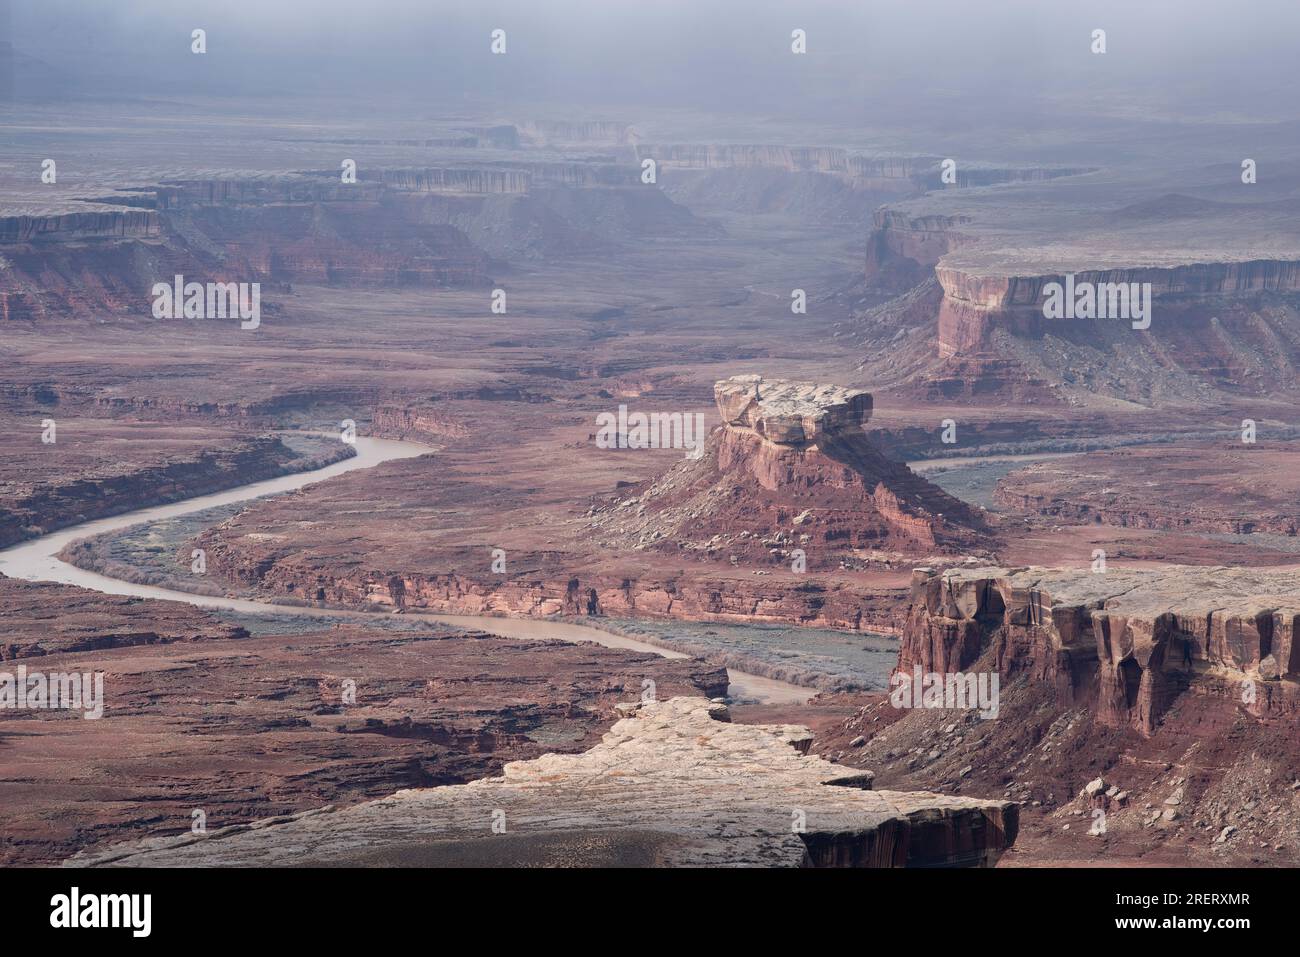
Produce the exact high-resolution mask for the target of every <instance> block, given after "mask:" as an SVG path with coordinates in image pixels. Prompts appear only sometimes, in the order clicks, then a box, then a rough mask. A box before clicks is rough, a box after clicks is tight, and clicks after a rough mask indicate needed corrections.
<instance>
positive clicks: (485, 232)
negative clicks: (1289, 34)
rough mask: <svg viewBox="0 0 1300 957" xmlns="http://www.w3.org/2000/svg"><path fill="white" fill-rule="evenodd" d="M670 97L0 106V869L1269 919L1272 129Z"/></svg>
mask: <svg viewBox="0 0 1300 957" xmlns="http://www.w3.org/2000/svg"><path fill="white" fill-rule="evenodd" d="M18 68H19V69H20V74H21V71H22V70H27V71H32V70H35V67H34V66H33V65H32V64H30V63H27V62H26V61H20V62H19V63H18ZM32 75H35V74H32ZM20 79H21V75H20ZM792 84H793V86H798V84H797V83H795V82H794V81H792ZM841 92H843V91H841ZM844 95H845V96H847V95H848V94H847V93H845V94H844ZM1017 95H1019V94H1017ZM706 100H707V98H702V99H701V100H700V102H694V101H692V102H690V103H684V104H681V105H678V106H677V107H675V108H669V107H666V106H664V105H662V104H660V105H654V104H649V103H645V102H628V103H624V104H617V103H600V104H599V105H593V103H592V102H583V101H581V100H578V99H572V98H555V97H552V98H547V97H544V96H542V94H541V93H540V92H539V93H538V94H537V96H536V98H529V97H522V96H516V97H494V96H493V95H492V94H491V90H490V89H488V88H484V89H476V90H473V91H466V92H465V94H464V96H462V97H448V96H439V95H434V94H432V93H430V94H429V95H427V96H417V95H415V94H414V93H412V92H411V91H409V90H408V91H405V92H403V93H402V94H401V95H400V96H399V95H396V94H394V95H393V96H392V97H391V98H390V99H387V100H382V101H367V100H365V99H364V98H353V99H346V98H345V99H343V100H340V99H338V98H330V97H326V96H309V95H298V96H290V95H287V94H281V93H280V92H279V91H274V90H268V91H266V92H265V93H263V94H261V95H258V96H252V95H234V94H231V95H228V96H215V95H209V94H204V93H192V94H191V93H184V94H182V93H177V94H176V95H175V96H174V97H173V96H171V95H169V94H166V93H164V92H163V91H155V92H154V93H152V94H148V95H143V94H142V95H138V96H129V97H128V96H114V95H108V94H107V93H106V94H105V95H104V96H103V97H102V98H96V99H93V100H92V99H86V98H84V97H83V98H77V97H70V98H67V99H60V100H57V101H54V102H53V103H50V102H44V101H41V102H38V101H36V100H30V101H29V100H26V99H24V98H22V97H16V98H10V99H9V101H8V102H6V103H5V104H4V110H3V113H2V114H0V135H2V136H3V138H4V140H5V142H6V145H7V149H6V150H5V155H4V156H3V158H2V159H0V356H2V357H3V360H4V372H3V375H0V576H3V577H0V615H3V620H4V621H5V624H6V629H5V633H4V635H3V636H0V666H2V667H0V672H5V673H15V672H17V670H18V669H20V668H21V669H23V674H24V675H26V674H28V673H29V672H30V673H37V672H39V673H42V674H44V673H51V674H66V673H76V674H86V675H92V674H99V675H102V676H103V683H104V689H105V690H104V698H103V701H102V705H103V713H102V716H97V717H96V718H95V719H93V720H87V719H86V718H84V717H83V715H81V714H79V713H76V712H75V711H71V712H69V711H66V710H65V711H59V710H50V709H45V708H43V707H42V706H40V705H37V706H31V707H14V706H13V705H11V704H8V703H6V699H2V698H0V704H3V705H4V706H3V707H0V864H3V865H58V864H71V865H73V866H115V865H142V866H174V865H195V866H209V865H212V866H222V865H225V866H250V865H251V866H321V865H325V866H388V865H398V866H438V865H451V866H478V865H483V866H510V865H520V866H525V865H527V866H534V865H546V866H570V865H577V866H583V865H597V866H618V865H622V866H633V865H635V866H720V865H727V866H782V867H784V866H832V867H839V866H877V867H883V866H927V867H930V866H982V867H991V866H998V867H1036V866H1061V865H1071V866H1074V865H1088V866H1093V865H1095V866H1124V867H1128V866H1157V865H1173V866H1256V865H1269V866H1295V865H1296V864H1300V778H1298V777H1297V773H1298V772H1297V768H1300V753H1298V752H1297V745H1296V743H1295V742H1296V741H1297V735H1296V730H1297V723H1298V722H1300V649H1297V647H1296V645H1295V634H1296V628H1297V624H1298V623H1300V585H1298V584H1297V583H1298V582H1300V539H1298V538H1297V534H1298V532H1300V505H1297V492H1300V415H1298V413H1300V392H1298V391H1297V385H1298V384H1300V225H1298V224H1297V220H1296V217H1295V215H1294V214H1295V211H1296V210H1297V209H1300V172H1297V170H1300V166H1298V165H1297V161H1298V160H1300V137H1297V136H1296V135H1295V127H1294V124H1293V123H1290V122H1288V121H1287V119H1286V118H1285V117H1281V118H1279V117H1277V116H1274V115H1272V114H1269V113H1267V111H1263V110H1262V108H1261V111H1260V112H1256V113H1251V112H1249V111H1243V112H1242V113H1240V114H1233V115H1225V114H1224V113H1222V112H1219V111H1211V110H1206V111H1205V112H1204V113H1197V114H1191V115H1189V113H1188V112H1186V111H1185V110H1181V109H1177V108H1175V107H1174V106H1172V105H1169V106H1167V107H1166V108H1164V109H1163V110H1160V109H1157V108H1155V107H1149V108H1145V109H1142V110H1138V109H1136V108H1130V106H1131V105H1130V104H1127V103H1124V102H1119V101H1115V100H1099V99H1097V98H1094V97H1092V96H1090V95H1088V93H1087V91H1086V90H1078V91H1073V92H1059V99H1058V100H1057V101H1056V103H1055V105H1054V106H1052V108H1048V107H1047V106H1044V105H1043V104H1042V103H1040V104H1038V106H1037V107H1034V108H1032V109H1031V108H1029V107H1027V106H1026V107H1025V108H1024V109H1023V110H1022V111H1021V112H1019V113H1016V114H1015V115H1014V117H1013V118H1010V119H1008V118H1005V117H1004V118H1003V120H1004V122H1002V124H1001V125H993V124H990V123H981V122H978V121H977V119H976V118H975V114H972V115H971V116H970V117H966V116H965V114H963V119H962V120H961V121H959V120H958V119H956V118H955V117H954V114H953V113H952V112H950V111H947V110H945V109H943V108H941V107H942V104H943V103H944V102H946V101H944V99H943V97H939V98H938V99H937V100H934V101H931V100H926V101H925V108H920V107H918V108H917V109H916V110H915V111H909V110H907V109H902V108H898V109H891V110H882V111H880V113H879V115H878V116H875V117H872V118H868V120H862V119H861V118H860V117H858V116H857V115H856V114H848V113H846V114H844V115H843V116H842V117H840V118H837V117H836V115H834V114H830V113H827V112H825V111H824V110H822V108H821V107H820V106H818V107H816V108H814V107H812V106H810V107H809V110H808V112H807V114H801V113H799V112H798V111H797V110H786V111H784V112H782V111H781V110H779V109H777V108H776V106H775V104H773V105H772V108H771V110H770V111H769V112H767V113H765V114H762V115H760V114H753V113H745V112H735V111H729V110H725V109H719V108H714V107H712V106H711V104H709V103H708V102H706ZM936 103H938V104H939V105H938V106H936V105H935V104H936ZM1243 129H1245V130H1246V131H1248V133H1249V137H1248V138H1249V142H1250V147H1249V149H1250V154H1251V156H1252V159H1251V162H1252V163H1254V162H1256V161H1258V162H1259V164H1260V170H1261V172H1260V174H1259V177H1258V180H1257V181H1256V180H1254V179H1252V180H1250V181H1249V182H1247V181H1246V180H1245V179H1244V178H1243V173H1242V170H1243V166H1242V161H1243V159H1244V158H1245V154H1243V153H1242V146H1241V143H1242V139H1243ZM49 157H57V158H58V161H59V165H58V170H59V172H58V176H57V180H55V181H53V182H47V181H44V180H43V179H42V177H41V171H42V168H43V167H42V164H43V161H44V160H46V159H47V158H49ZM954 157H955V159H953V158H954ZM949 164H953V165H952V166H951V167H950V166H949ZM647 171H649V174H648V172H647ZM950 173H951V175H950ZM1067 276H1068V277H1069V282H1070V283H1071V284H1073V283H1075V282H1078V283H1082V284H1087V283H1096V284H1113V285H1115V286H1116V287H1119V286H1123V287H1124V289H1125V290H1127V289H1129V288H1130V285H1131V287H1132V288H1133V289H1139V290H1140V289H1142V288H1146V289H1148V290H1149V294H1150V299H1149V300H1148V301H1147V305H1146V308H1147V313H1146V315H1145V317H1144V316H1142V315H1138V316H1128V315H1125V316H1122V317H1095V316H1088V315H1080V316H1078V317H1073V315H1072V317H1071V318H1052V317H1050V316H1049V315H1048V314H1047V311H1046V310H1045V308H1044V300H1045V298H1046V297H1048V296H1049V295H1051V293H1050V289H1051V287H1052V286H1053V284H1064V283H1065V282H1066V277H1067ZM191 282H193V283H199V284H200V286H201V287H204V288H202V289H201V290H200V293H201V294H200V295H199V298H198V300H197V301H195V303H194V310H193V313H194V314H192V315H191V314H187V309H188V307H182V306H181V305H180V304H179V303H178V302H177V303H174V304H175V305H176V310H175V314H173V315H167V314H166V313H167V312H168V309H164V308H163V307H161V306H160V297H165V298H166V299H167V300H168V301H169V302H170V301H172V297H173V290H179V291H181V292H182V293H183V295H182V296H177V297H175V298H176V299H177V300H179V299H182V298H183V299H185V300H188V299H189V297H190V293H189V292H188V291H187V284H188V283H191ZM214 285H219V286H221V287H222V288H223V289H224V288H225V287H226V286H227V285H228V286H229V287H230V289H237V288H238V289H241V290H242V289H243V287H245V286H249V287H251V286H256V288H257V290H258V296H259V299H258V300H257V308H256V310H254V312H250V313H248V314H247V315H245V314H244V313H241V312H239V311H238V308H234V307H232V309H231V310H225V309H224V308H223V309H222V310H221V311H220V313H219V314H216V315H210V314H209V313H210V312H212V303H213V301H214V300H213V295H214V294H213V292H212V287H213V286H214ZM204 291H206V298H205V297H204V295H203V294H202V293H203V292H204ZM238 295H239V296H243V295H244V294H243V292H240V293H238ZM1137 295H1138V294H1137V293H1134V296H1135V297H1136V296H1137ZM232 302H235V300H232ZM250 302H251V300H248V299H238V300H237V306H238V307H239V308H242V307H244V306H248V305H249V304H250ZM1125 302H1128V300H1127V298H1126V299H1125ZM1136 303H1137V300H1136V298H1135V299H1134V303H1133V304H1134V305H1136ZM160 313H161V314H160ZM1148 319H1149V322H1147V321H1146V320H1148ZM914 674H915V675H916V676H918V678H919V677H920V676H921V675H938V676H940V684H941V685H942V681H943V678H944V677H945V676H948V677H951V676H953V675H962V674H965V675H968V676H971V677H972V678H973V677H974V676H977V675H978V676H980V679H981V680H985V679H991V680H993V681H994V682H995V684H994V689H995V690H994V692H993V694H994V695H995V697H997V698H998V700H997V701H996V703H995V704H996V706H995V708H994V710H995V711H996V714H991V713H985V712H986V711H987V710H988V709H987V708H986V709H984V711H981V710H980V709H978V708H972V707H956V706H953V705H951V704H950V703H949V704H944V703H943V700H942V695H940V703H939V704H937V705H931V704H923V703H921V701H920V698H919V697H918V699H917V702H916V703H914V704H905V705H902V706H900V705H899V704H898V699H897V695H896V692H897V690H898V689H899V687H900V681H901V682H909V681H911V680H912V676H913V675H914ZM917 693H918V695H919V693H920V692H919V690H918V692H917ZM909 700H910V699H909ZM827 785H829V786H830V787H827ZM647 794H653V795H654V797H653V799H650V798H647V797H646V795H647ZM699 795H707V799H700V800H698V801H697V800H695V798H696V797H698V796H699ZM497 811H500V812H501V820H500V822H498V821H497V820H496V818H495V817H494V814H495V813H496V812H497ZM502 822H504V823H502ZM792 822H793V826H792ZM498 823H501V829H500V830H498V829H497V827H496V825H497V824H498ZM498 837H499V838H500V839H499V840H498Z"/></svg>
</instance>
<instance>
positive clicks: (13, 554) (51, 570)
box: [0, 436, 814, 704]
mask: <svg viewBox="0 0 1300 957" xmlns="http://www.w3.org/2000/svg"><path fill="white" fill-rule="evenodd" d="M430 451H432V449H430V448H429V447H428V446H424V445H419V444H417V443H415V442H399V441H395V440H392V439H376V438H368V437H363V436H358V437H357V440H356V452H357V454H356V455H355V456H352V457H351V458H347V459H344V460H342V461H340V462H335V463H334V464H333V465H327V466H325V467H324V468H320V469H315V470H313V471H310V472H296V473H294V474H292V475H283V476H280V477H279V478H273V479H267V480H265V481H262V482H253V483H251V484H248V485H241V486H239V487H238V488H233V489H227V490H226V491H224V492H215V493H213V494H211V495H202V496H198V497H197V498H190V499H185V500H184V501H181V502H173V503H171V504H169V505H157V506H154V507H151V508H142V509H137V510H135V511H133V512H124V513H122V514H121V515H114V516H111V517H109V518H100V519H95V520H94V521H89V522H83V523H81V524H80V525H73V526H70V527H68V528H64V529H60V530H58V531H55V532H50V533H48V534H46V535H41V536H40V537H39V538H34V539H31V540H29V541H25V542H20V543H19V544H17V545H13V546H11V547H9V548H7V549H4V550H3V551H0V573H3V574H5V575H7V576H9V577H10V578H25V579H27V580H29V581H47V582H60V583H62V584H66V585H78V586H80V587H82V588H88V589H90V590H92V591H97V592H101V593H103V594H106V595H134V596H137V597H139V598H160V599H163V600H166V601H182V602H185V603H186V604H189V605H195V606H198V607H200V608H223V609H228V610H230V611H239V612H249V613H254V614H273V615H291V616H299V617H319V618H359V619H365V618H370V617H374V616H375V615H383V614H388V613H387V612H368V611H356V610H340V609H333V608H309V607H302V606H298V605H277V604H274V603H271V602H260V601H249V600H246V599H240V598H223V597H216V596H211V595H193V594H190V593H189V592H183V591H174V590H172V589H170V588H159V587H158V586H156V585H137V584H134V583H132V582H126V581H121V580H119V579H116V578H109V577H108V576H106V575H101V574H99V573H98V572H92V571H87V570H85V569H81V568H77V567H76V566H75V565H69V564H68V563H67V562H64V561H62V560H60V559H59V557H58V555H59V552H61V551H62V550H63V548H64V547H65V546H66V545H68V544H69V543H70V542H72V541H74V540H76V539H79V538H88V537H90V536H94V535H102V534H103V533H105V532H112V531H117V530H119V529H123V528H126V527H128V526H131V525H140V524H145V523H149V522H156V521H160V520H162V519H167V518H176V517H177V516H180V515H187V514H189V513H191V512H198V511H202V510H203V509H207V508H213V507H214V506H217V505H230V504H233V503H236V502H245V501H249V500H251V499H255V498H261V497H263V496H266V495H276V494H278V493H281V492H289V491H292V490H293V489H297V488H302V487H303V486H305V485H311V484H313V483H315V482H319V481H321V480H323V479H327V478H332V477H333V476H335V475H342V474H343V473H344V472H351V471H353V470H354V469H366V468H371V467H373V466H375V465H379V464H380V463H381V462H389V461H392V460H394V459H406V458H414V457H415V456H418V455H424V454H425V453H426V452H430ZM406 617H415V618H422V619H423V618H427V619H429V620H432V621H439V622H443V623H446V624H449V625H455V626H459V627H461V628H472V629H475V630H478V631H484V632H487V633H488V634H493V635H500V636H501V637H503V638H520V639H525V640H539V639H550V640H559V641H571V642H576V641H594V642H596V643H597V644H600V645H605V646H606V647H609V648H628V649H631V650H633V651H644V652H650V653H652V654H656V655H660V656H661V657H664V658H685V657H687V656H686V655H683V654H681V653H680V652H676V651H669V650H667V649H665V648H659V647H657V646H655V645H650V644H646V643H645V642H642V641H636V640H634V639H631V638H625V637H623V636H622V635H616V634H613V633H612V632H607V631H602V630H601V629H599V628H593V627H591V626H589V625H579V624H575V623H572V622H567V621H548V620H545V619H536V618H493V617H488V616H481V615H437V614H430V613H425V612H413V611H412V612H407V615H406ZM728 678H729V680H730V688H729V689H728V690H729V692H730V694H731V695H732V696H733V697H737V698H746V699H751V700H757V701H761V702H763V703H767V704H791V703H798V702H803V701H807V700H808V699H809V698H810V697H811V696H812V695H813V694H814V692H813V691H811V690H810V689H808V688H803V687H800V686H798V685H794V684H789V683H788V682H784V681H777V680H774V679H771V678H764V677H761V676H759V675H751V674H746V673H745V672H743V671H736V670H735V669H729V670H728Z"/></svg>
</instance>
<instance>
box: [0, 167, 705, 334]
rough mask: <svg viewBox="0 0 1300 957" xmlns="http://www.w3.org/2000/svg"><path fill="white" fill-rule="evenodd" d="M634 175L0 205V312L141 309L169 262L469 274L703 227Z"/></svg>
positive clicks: (167, 191)
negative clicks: (15, 211) (21, 209)
mask: <svg viewBox="0 0 1300 957" xmlns="http://www.w3.org/2000/svg"><path fill="white" fill-rule="evenodd" d="M638 172H639V171H638V170H637V168H636V167H635V166H634V165H632V164H630V163H622V164H619V163H614V162H612V161H610V160H608V158H603V159H601V160H600V161H596V162H520V163H512V164H501V163H481V164H475V165H465V166H446V167H421V168H391V169H390V168H375V169H367V168H364V167H363V168H362V169H361V170H359V171H358V179H357V182H355V183H343V182H341V180H340V176H339V174H338V173H337V172H334V171H323V170H321V171H310V172H302V173H291V174H277V175H248V176H234V175H232V176H225V177H214V178H201V179H200V178H178V179H172V180H164V181H162V182H160V183H158V184H155V185H151V186H148V187H141V188H139V189H138V190H135V191H133V192H123V193H122V194H121V195H120V196H116V197H109V198H105V199H102V200H96V201H94V208H93V209H91V208H89V207H88V210H87V211H86V212H84V213H81V212H79V213H65V214H58V215H55V214H52V215H49V216H11V217H7V218H0V255H2V256H3V259H4V262H5V263H6V266H7V268H5V269H3V270H0V319H10V320H34V319H47V318H59V317H64V316H86V315H91V314H102V315H110V316H137V317H140V318H144V319H147V318H149V317H150V315H151V305H152V300H151V292H150V290H151V289H152V288H153V285H154V283H156V282H160V281H166V282H170V281H171V280H172V277H174V276H176V275H184V276H185V277H186V278H187V279H188V280H191V281H200V282H263V283H266V282H270V283H277V282H278V283H287V282H313V283H328V284H336V285H425V286H481V285H486V284H487V283H488V282H489V281H490V277H489V274H488V266H489V257H496V258H498V259H506V260H513V259H519V258H525V259H526V258H539V257H547V256H564V255H573V254H591V253H599V252H602V251H605V250H607V249H608V248H609V245H610V243H611V242H614V243H617V242H623V241H627V240H631V239H634V238H636V237H639V236H645V235H677V234H682V233H686V232H692V231H701V230H703V231H709V230H711V229H715V227H712V226H710V225H708V224H704V223H701V222H700V221H698V220H696V219H695V218H694V217H693V216H692V215H691V214H690V213H689V212H688V211H687V210H686V209H684V208H683V207H681V206H678V205H676V204H675V203H673V202H672V201H671V200H670V199H668V197H667V196H665V195H664V193H663V192H661V191H660V190H658V189H656V188H653V187H650V186H646V185H643V184H641V183H640V182H639V178H638ZM111 204H121V205H119V206H117V207H116V208H114V206H113V205H111ZM127 204H130V206H129V207H128V205H127ZM137 207H138V208H137ZM263 306H264V307H268V303H266V301H265V300H264V301H263ZM271 308H273V307H271Z"/></svg>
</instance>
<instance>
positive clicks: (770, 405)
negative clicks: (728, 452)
mask: <svg viewBox="0 0 1300 957" xmlns="http://www.w3.org/2000/svg"><path fill="white" fill-rule="evenodd" d="M713 397H714V401H716V402H717V404H718V414H719V415H721V416H722V421H723V422H724V423H725V424H726V425H728V426H735V427H741V428H748V429H752V430H753V431H754V432H756V433H757V434H759V435H761V436H762V437H763V438H765V439H767V440H768V441H769V442H774V443H776V444H777V445H790V446H807V445H811V444H813V443H814V442H816V441H817V439H818V438H819V437H820V436H827V435H838V434H841V433H846V432H850V431H851V430H854V429H861V428H862V426H863V425H865V424H866V422H867V420H868V419H870V418H871V393H870V392H867V391H866V390H865V389H845V388H843V387H841V386H837V385H820V384H816V383H811V382H791V381H789V380H787V379H769V380H767V381H764V380H763V377H762V376H759V375H739V376H732V377H731V378H730V379H724V380H722V381H721V382H718V383H716V384H715V385H714V387H713Z"/></svg>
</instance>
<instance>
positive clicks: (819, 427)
mask: <svg viewBox="0 0 1300 957" xmlns="http://www.w3.org/2000/svg"><path fill="white" fill-rule="evenodd" d="M714 396H715V399H716V402H717V407H718V413H719V415H720V416H721V417H722V422H723V424H722V428H720V429H717V430H715V431H714V432H713V433H712V434H711V435H710V437H709V440H708V443H707V444H706V447H705V449H704V452H703V454H702V456H701V457H700V459H699V460H698V461H692V460H686V461H684V462H683V463H682V464H680V465H677V466H674V467H673V468H672V469H670V470H669V471H668V472H667V473H665V474H664V475H662V476H660V477H658V478H656V479H653V480H651V481H649V482H647V483H642V484H641V485H637V486H634V487H632V488H630V489H629V490H628V492H629V493H630V494H629V495H625V496H619V498H618V499H617V500H616V501H613V502H611V503H609V504H607V505H604V506H602V507H601V508H600V509H598V511H597V514H596V522H595V524H596V525H598V526H599V527H601V528H605V529H612V530H616V531H618V532H619V533H620V534H622V535H623V536H624V537H626V538H634V539H635V541H636V543H637V547H652V548H655V549H656V550H660V551H664V550H672V551H682V552H687V553H693V554H696V555H697V556H701V557H723V558H726V557H729V556H731V557H732V562H733V564H734V563H735V562H736V561H738V560H739V559H741V558H743V559H744V560H746V561H748V562H755V561H757V562H766V563H774V562H787V561H791V560H792V557H793V559H794V560H797V559H798V555H796V554H795V552H796V550H801V551H802V553H803V555H804V558H805V560H806V565H807V567H808V568H827V567H838V566H839V565H841V564H843V563H844V562H846V561H849V560H852V559H854V558H862V557H864V555H865V554H866V553H869V552H871V551H885V552H893V553H911V554H931V553H935V552H952V551H963V550H971V549H977V548H980V547H983V546H985V545H987V544H990V540H989V536H988V530H987V528H986V526H985V524H984V522H983V519H982V518H981V517H980V516H979V514H978V513H977V512H975V511H974V510H973V509H971V508H970V507H969V506H967V505H965V504H964V503H962V502H960V501H958V500H957V499H955V498H952V497H951V496H949V495H947V494H946V493H945V492H943V491H942V490H940V489H939V488H938V487H936V486H934V485H932V484H930V483H929V482H927V481H925V480H924V479H922V478H920V477H919V476H917V475H916V474H915V473H913V472H912V471H911V470H910V469H908V468H907V467H906V466H905V465H902V464H900V463H896V462H891V461H889V460H888V459H886V458H885V456H884V455H882V454H881V453H880V452H879V451H877V450H876V449H875V448H874V447H873V446H872V445H871V444H870V443H869V442H868V441H867V439H866V437H865V435H864V434H863V430H862V427H863V425H864V424H865V423H866V422H867V420H868V418H869V417H870V415H871V395H870V393H868V392H866V391H864V390H861V389H844V388H840V387H838V386H833V385H819V384H815V383H801V382H791V381H786V380H767V379H763V378H761V377H759V376H755V375H743V376H734V377H732V378H730V379H726V380H722V381H720V382H718V383H717V384H716V385H715V386H714Z"/></svg>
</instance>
